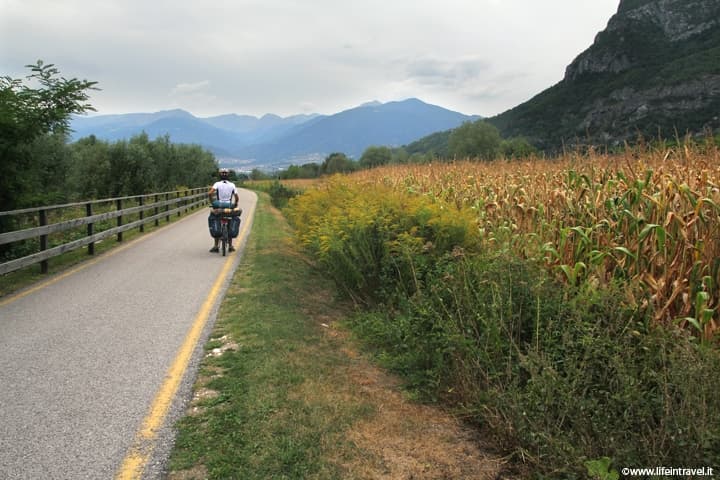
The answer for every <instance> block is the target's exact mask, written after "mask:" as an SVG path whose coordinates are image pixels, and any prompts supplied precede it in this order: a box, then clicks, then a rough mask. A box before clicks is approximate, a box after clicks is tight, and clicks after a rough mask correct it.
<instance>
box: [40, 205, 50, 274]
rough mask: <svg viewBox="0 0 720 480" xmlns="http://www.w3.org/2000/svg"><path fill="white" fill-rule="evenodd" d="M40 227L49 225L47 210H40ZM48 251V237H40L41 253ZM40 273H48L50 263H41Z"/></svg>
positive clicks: (45, 261)
mask: <svg viewBox="0 0 720 480" xmlns="http://www.w3.org/2000/svg"><path fill="white" fill-rule="evenodd" d="M38 214H39V215H40V226H41V227H44V226H45V225H47V210H40V211H39V212H38ZM43 250H47V235H40V251H43ZM40 273H48V262H47V260H43V261H42V262H40Z"/></svg>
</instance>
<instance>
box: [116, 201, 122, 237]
mask: <svg viewBox="0 0 720 480" xmlns="http://www.w3.org/2000/svg"><path fill="white" fill-rule="evenodd" d="M115 202H116V206H117V210H118V212H119V211H121V210H122V200H120V199H118V200H116V201H115ZM117 226H118V227H121V226H122V215H120V216H119V217H117ZM122 238H123V232H118V234H117V241H118V242H122Z"/></svg>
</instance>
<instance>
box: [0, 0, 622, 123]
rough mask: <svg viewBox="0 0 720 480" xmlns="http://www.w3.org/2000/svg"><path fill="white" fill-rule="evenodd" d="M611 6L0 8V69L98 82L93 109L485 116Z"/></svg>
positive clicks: (31, 3) (252, 1) (173, 0)
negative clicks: (407, 109)
mask: <svg viewBox="0 0 720 480" xmlns="http://www.w3.org/2000/svg"><path fill="white" fill-rule="evenodd" d="M619 3H620V2H619V0H442V1H439V0H438V1H431V0H356V1H350V0H213V1H200V0H0V75H9V76H12V77H14V78H19V77H24V76H25V75H26V74H27V73H28V70H27V69H25V68H24V66H25V65H27V64H29V63H34V62H35V61H36V60H37V59H42V60H44V61H45V62H46V63H54V64H55V65H56V66H57V67H58V68H59V69H60V71H61V73H62V74H63V76H65V77H68V78H72V77H75V78H79V79H87V80H93V81H97V82H98V86H99V87H100V88H101V89H102V90H101V91H97V92H93V93H92V96H91V100H90V101H91V103H92V104H93V105H94V106H95V108H96V109H97V113H98V114H111V113H130V112H155V111H158V110H166V109H172V108H182V109H185V110H187V111H189V112H191V113H193V114H195V115H197V116H203V117H204V116H211V115H219V114H224V113H238V114H250V115H256V116H260V115H263V114H265V113H275V114H278V115H281V116H288V115H293V114H298V113H323V114H333V113H337V112H339V111H342V110H345V109H347V108H352V107H354V106H357V105H359V104H361V103H364V102H367V101H371V100H379V101H382V102H387V101H393V100H402V99H405V98H410V97H417V98H419V99H421V100H423V101H425V102H427V103H432V104H435V105H440V106H443V107H445V108H449V109H451V110H455V111H458V112H462V113H465V114H478V115H483V116H492V115H495V114H497V113H501V112H503V111H505V110H507V109H509V108H512V107H514V106H516V105H518V104H519V103H522V102H524V101H525V100H528V99H529V98H531V97H533V96H534V95H536V94H537V93H539V92H541V91H542V90H544V89H545V88H547V87H550V86H551V85H553V84H555V83H557V82H558V81H560V80H561V79H562V77H563V74H564V72H565V67H566V66H567V65H568V64H569V63H570V62H571V61H572V60H573V59H574V58H575V57H576V56H577V55H578V54H579V53H581V52H582V51H583V50H585V49H586V48H587V47H589V46H590V45H591V44H592V42H593V39H594V38H595V35H596V34H597V33H598V32H599V31H601V30H603V29H604V28H605V27H606V26H607V22H608V20H609V19H610V17H611V16H612V15H613V14H614V13H615V12H616V11H617V7H618V4H619Z"/></svg>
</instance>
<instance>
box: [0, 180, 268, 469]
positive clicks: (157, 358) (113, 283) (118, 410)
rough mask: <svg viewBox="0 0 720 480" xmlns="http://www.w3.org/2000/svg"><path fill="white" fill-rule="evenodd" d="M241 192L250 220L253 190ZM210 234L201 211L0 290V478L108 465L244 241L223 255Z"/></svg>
mask: <svg viewBox="0 0 720 480" xmlns="http://www.w3.org/2000/svg"><path fill="white" fill-rule="evenodd" d="M240 197H241V201H240V205H241V207H242V208H243V215H242V221H243V223H248V222H251V218H252V213H253V212H254V208H255V202H256V196H255V194H254V193H252V192H249V191H246V190H241V191H240ZM241 228H242V227H241ZM245 232H249V229H246V230H245ZM211 245H212V240H211V239H210V237H209V234H208V228H207V211H206V210H205V211H200V212H198V213H194V214H191V215H189V216H188V217H187V218H184V219H182V220H180V221H178V222H176V223H174V224H172V225H169V226H166V227H164V228H162V229H160V230H158V231H156V232H153V233H150V234H146V235H144V236H142V237H140V239H138V240H135V241H133V242H131V243H130V244H129V245H127V246H125V247H122V249H121V250H119V251H111V252H109V253H107V254H105V255H102V256H101V257H99V259H98V260H97V261H94V262H92V263H91V264H90V265H87V266H82V267H81V268H80V269H78V270H77V271H75V272H74V273H72V274H70V275H66V276H63V277H62V278H60V279H59V280H57V281H54V282H51V283H49V284H48V285H47V286H44V287H42V288H39V289H37V290H36V291H33V292H32V293H29V294H27V295H24V296H20V297H18V298H15V299H13V298H12V297H11V298H9V299H0V479H13V480H14V479H48V480H49V479H80V478H87V479H112V478H114V477H115V475H116V473H117V472H118V469H119V468H120V466H121V464H122V462H123V459H124V458H125V457H126V455H127V454H128V450H129V449H130V448H131V447H132V445H133V442H134V441H135V439H136V434H137V432H138V429H139V428H140V426H141V424H142V422H143V419H145V418H146V416H147V415H148V410H149V408H150V405H151V404H152V403H153V400H154V398H155V397H156V395H157V393H158V390H159V389H160V388H161V385H162V384H163V381H164V380H165V379H166V376H167V374H168V369H169V368H170V366H171V365H172V364H173V361H174V359H175V357H176V355H177V353H178V349H179V348H180V347H181V345H182V344H183V341H184V340H185V338H186V336H187V334H188V331H189V330H190V328H191V327H192V326H193V324H194V322H195V320H196V317H197V316H198V314H199V311H200V310H201V309H202V308H203V306H204V305H206V300H207V299H208V298H209V297H210V293H211V289H212V287H213V284H215V283H216V280H217V279H218V277H219V275H220V273H221V271H222V269H223V266H224V265H225V262H226V261H231V262H234V266H236V265H237V261H238V259H239V256H240V253H241V250H238V251H237V252H235V253H233V254H231V255H230V257H227V258H226V257H222V256H221V255H218V254H212V253H209V252H208V249H209V248H210V246H211ZM228 259H230V260H228ZM218 302H219V300H217V302H215V303H214V304H213V306H212V312H214V311H215V309H216V308H217V303H218ZM213 318H214V313H212V314H211V315H210V321H209V322H208V325H206V326H205V328H204V331H205V334H207V332H208V331H209V328H210V325H209V323H211V322H212V319H213ZM200 350H201V346H199V347H198V348H196V349H195V354H194V355H193V358H194V360H193V362H195V363H196V362H197V359H198V356H199V354H200V353H201V352H200ZM191 371H192V368H191ZM190 376H191V375H189V374H187V373H186V374H185V380H184V386H183V387H181V388H180V392H181V394H180V395H178V397H180V396H183V395H184V396H187V395H188V394H189V387H188V385H189V383H190V380H191V379H190ZM184 400H186V399H180V398H178V399H175V401H174V402H173V404H174V405H175V406H174V407H173V408H174V410H175V411H178V410H179V409H180V406H181V404H182V403H183V401H184ZM170 421H171V419H170V420H166V425H165V427H164V430H165V434H167V431H169V430H170V429H169V428H168V426H167V423H170ZM164 441H165V442H166V444H165V446H164V447H158V448H157V449H156V450H157V451H161V450H163V449H165V450H167V449H168V448H169V446H168V445H167V442H168V440H167V439H165V440H164ZM157 451H156V452H155V454H156V455H155V456H156V457H157ZM154 461H155V462H156V463H157V462H158V459H157V458H155V459H154ZM160 463H162V459H160ZM155 468H158V467H157V465H155ZM153 475H154V474H152V473H149V474H147V475H146V477H144V478H148V477H153Z"/></svg>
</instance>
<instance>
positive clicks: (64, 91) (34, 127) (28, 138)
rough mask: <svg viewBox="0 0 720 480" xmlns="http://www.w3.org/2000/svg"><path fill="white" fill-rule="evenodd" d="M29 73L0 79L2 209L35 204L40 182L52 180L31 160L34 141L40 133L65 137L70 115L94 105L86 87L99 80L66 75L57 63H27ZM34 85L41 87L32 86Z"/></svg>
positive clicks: (92, 86) (0, 187) (0, 200)
mask: <svg viewBox="0 0 720 480" xmlns="http://www.w3.org/2000/svg"><path fill="white" fill-rule="evenodd" d="M27 67H28V68H30V69H31V72H32V73H31V74H30V75H28V76H27V77H25V82H23V80H21V79H13V78H11V77H9V76H3V77H0V160H1V161H2V164H1V165H0V171H1V172H2V175H0V209H2V210H12V209H15V208H20V207H24V206H28V204H29V203H31V202H32V200H33V199H32V198H30V197H32V196H33V192H34V191H35V190H36V189H37V187H36V185H33V183H32V182H31V181H30V180H32V179H33V178H34V179H35V180H36V181H37V180H38V179H40V181H45V182H47V181H51V179H47V178H45V177H44V176H43V175H42V167H41V166H40V165H38V162H37V161H36V159H35V158H33V155H32V154H31V153H32V148H31V145H32V144H33V142H34V141H36V140H37V139H39V138H40V137H42V136H45V135H49V134H60V135H65V134H66V133H67V130H68V125H69V121H70V116H71V115H72V114H74V113H84V112H86V111H89V110H94V108H93V107H92V106H91V105H90V104H89V103H87V100H88V98H89V96H88V91H89V90H96V88H95V85H96V83H97V82H89V81H87V80H78V79H75V78H71V79H66V78H64V77H60V76H59V75H60V72H59V70H58V69H57V68H55V66H54V65H52V64H48V65H45V64H44V63H43V61H42V60H38V62H37V64H36V65H27ZM26 82H27V83H30V84H37V85H39V86H38V88H32V87H31V86H30V85H27V84H26Z"/></svg>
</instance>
